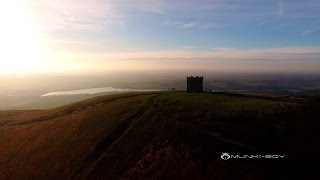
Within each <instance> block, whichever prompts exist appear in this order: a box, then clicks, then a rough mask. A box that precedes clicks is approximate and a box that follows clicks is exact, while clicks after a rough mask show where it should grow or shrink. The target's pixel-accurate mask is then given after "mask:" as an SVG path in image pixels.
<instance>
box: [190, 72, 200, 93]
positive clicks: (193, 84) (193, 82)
mask: <svg viewBox="0 0 320 180" xmlns="http://www.w3.org/2000/svg"><path fill="white" fill-rule="evenodd" d="M187 92H188V93H201V92H203V76H201V77H199V76H197V77H193V76H187Z"/></svg>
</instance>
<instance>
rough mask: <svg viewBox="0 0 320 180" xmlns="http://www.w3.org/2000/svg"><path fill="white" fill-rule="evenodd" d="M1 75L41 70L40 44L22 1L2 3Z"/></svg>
mask: <svg viewBox="0 0 320 180" xmlns="http://www.w3.org/2000/svg"><path fill="white" fill-rule="evenodd" d="M0 22H1V23H2V24H1V29H0V48H1V54H0V73H24V72H32V71H34V70H36V69H38V68H39V61H40V58H41V43H40V38H39V34H37V31H36V28H35V26H34V23H33V22H32V17H31V15H30V13H28V11H27V8H26V4H24V2H23V1H19V0H13V1H1V2H0Z"/></svg>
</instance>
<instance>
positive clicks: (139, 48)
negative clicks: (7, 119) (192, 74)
mask: <svg viewBox="0 0 320 180" xmlns="http://www.w3.org/2000/svg"><path fill="white" fill-rule="evenodd" d="M0 3H1V4H0V20H1V29H0V39H1V41H0V48H1V54H0V63H1V65H0V73H1V74H26V73H27V74H28V73H93V72H108V71H109V72H110V71H154V70H157V71H161V70H169V71H176V70H177V71H186V72H188V71H200V72H201V71H208V72H271V73H274V72H291V73H316V72H319V71H320V61H319V58H320V53H319V52H320V21H319V19H320V14H319V11H320V2H319V1H317V0H307V1H297V0H290V1H289V0H263V1H252V0H244V1H238V0H228V1H225V0H223V1H222V0H201V1H196V0H189V1H182V0H176V1H167V0H152V1H149V0H137V1H134V3H133V2H132V1H128V0H117V1H111V0H92V1H87V0H56V1H49V0H42V1H37V0H2V1H1V2H0Z"/></svg>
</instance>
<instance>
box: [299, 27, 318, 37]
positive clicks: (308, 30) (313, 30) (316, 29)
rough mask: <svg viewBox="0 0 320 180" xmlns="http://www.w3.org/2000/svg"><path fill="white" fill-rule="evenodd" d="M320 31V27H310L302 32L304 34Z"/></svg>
mask: <svg viewBox="0 0 320 180" xmlns="http://www.w3.org/2000/svg"><path fill="white" fill-rule="evenodd" d="M318 31H320V28H310V29H306V30H305V31H303V32H302V35H304V36H305V35H308V34H312V33H315V32H318Z"/></svg>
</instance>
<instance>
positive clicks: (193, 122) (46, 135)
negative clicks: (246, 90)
mask: <svg viewBox="0 0 320 180" xmlns="http://www.w3.org/2000/svg"><path fill="white" fill-rule="evenodd" d="M317 105H318V100H317V99H316V98H304V97H259V96H247V95H234V94H223V93H219V94H205V93H203V94H186V93H183V92H176V93H162V92H155V93H131V94H120V95H110V96H103V97H97V98H93V99H89V100H85V101H81V102H78V103H74V104H70V105H67V106H63V107H60V108H56V109H50V110H42V111H36V110H33V111H3V112H0V145H1V148H0V179H44V178H45V179H83V178H86V179H92V178H93V179H100V178H103V179H107V178H141V177H142V178H158V179H163V178H170V179H172V178H179V179H198V178H202V179H210V178H217V179H225V178H235V179H239V178H244V179H250V178H251V179H252V178H253V179H269V178H281V177H285V176H287V174H288V172H289V171H292V170H294V169H292V168H294V166H291V165H292V163H294V162H295V160H296V159H299V158H300V156H301V155H303V154H304V153H306V152H308V153H311V154H312V153H315V152H317V150H318V144H317V137H318V136H317V134H316V133H317V131H314V132H313V130H314V129H315V128H313V127H314V125H315V124H319V123H317V122H315V121H314V119H316V118H317V117H315V116H316V115H317V113H316V111H317V108H318V106H317ZM310 124H311V125H310ZM306 149H307V150H306ZM223 152H228V153H249V154H252V153H253V154H261V153H262V154H263V153H267V154H268V153H269V154H286V159H284V160H280V159H276V160H252V159H250V160H245V159H232V160H227V161H224V160H222V159H221V158H220V155H221V153H223Z"/></svg>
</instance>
